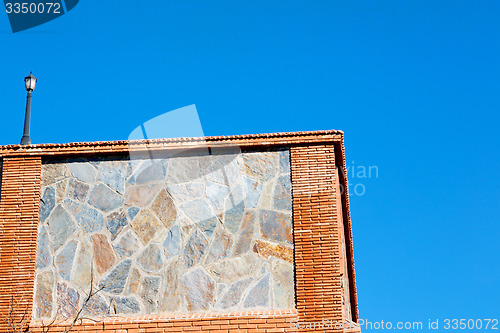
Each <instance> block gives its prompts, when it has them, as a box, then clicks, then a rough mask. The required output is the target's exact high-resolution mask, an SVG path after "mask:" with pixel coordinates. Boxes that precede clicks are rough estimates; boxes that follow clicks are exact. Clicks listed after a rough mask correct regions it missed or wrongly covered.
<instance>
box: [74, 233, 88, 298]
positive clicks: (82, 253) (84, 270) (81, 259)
mask: <svg viewBox="0 0 500 333" xmlns="http://www.w3.org/2000/svg"><path fill="white" fill-rule="evenodd" d="M79 240H80V245H79V247H78V250H77V255H76V259H75V264H74V266H75V267H77V269H74V270H73V275H72V278H71V282H73V283H74V284H75V285H77V286H78V287H80V288H81V289H82V290H85V291H88V290H89V287H90V282H91V279H92V278H91V274H90V272H91V270H92V265H93V263H92V243H91V241H90V237H89V236H85V237H80V238H79Z"/></svg>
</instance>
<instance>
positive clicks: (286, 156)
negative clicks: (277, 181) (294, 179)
mask: <svg viewBox="0 0 500 333" xmlns="http://www.w3.org/2000/svg"><path fill="white" fill-rule="evenodd" d="M279 166H280V172H281V173H289V172H290V151H289V150H284V151H280V152H279Z"/></svg>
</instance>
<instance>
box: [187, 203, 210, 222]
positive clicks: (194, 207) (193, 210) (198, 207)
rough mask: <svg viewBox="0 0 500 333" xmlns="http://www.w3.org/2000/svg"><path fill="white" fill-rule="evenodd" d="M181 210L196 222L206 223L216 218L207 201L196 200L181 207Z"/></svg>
mask: <svg viewBox="0 0 500 333" xmlns="http://www.w3.org/2000/svg"><path fill="white" fill-rule="evenodd" d="M181 209H182V210H183V211H184V213H186V215H187V216H188V217H189V218H190V219H191V220H192V221H193V222H194V223H198V222H201V221H205V220H208V219H210V218H211V217H213V216H214V213H213V212H212V209H211V208H210V206H209V204H208V203H207V201H206V200H205V199H196V200H193V201H189V202H187V203H185V204H182V205H181Z"/></svg>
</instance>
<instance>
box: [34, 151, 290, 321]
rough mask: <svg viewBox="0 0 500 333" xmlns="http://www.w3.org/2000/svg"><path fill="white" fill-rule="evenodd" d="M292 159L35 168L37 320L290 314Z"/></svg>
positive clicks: (256, 155)
mask: <svg viewBox="0 0 500 333" xmlns="http://www.w3.org/2000/svg"><path fill="white" fill-rule="evenodd" d="M291 187H292V186H291V179H290V153H289V150H286V149H282V150H276V151H266V152H244V153H240V154H220V155H205V156H201V155H189V154H184V155H180V156H176V157H164V158H161V157H159V156H158V155H155V158H154V159H150V158H147V157H146V158H141V159H137V160H129V159H127V158H121V157H106V158H90V157H89V158H88V159H84V158H76V159H75V158H65V159H50V160H47V161H46V162H44V164H43V165H42V179H41V204H40V215H39V220H40V222H39V226H38V247H37V260H36V280H35V294H34V311H33V315H34V318H35V319H37V318H38V319H39V318H48V317H54V316H56V315H57V316H60V317H61V316H62V317H71V316H73V315H74V313H75V310H76V309H77V308H79V306H81V304H82V302H83V301H84V299H85V297H86V294H87V293H88V292H89V290H90V288H91V284H93V288H94V289H95V288H102V291H101V292H99V293H98V294H97V295H96V296H94V297H93V299H92V300H91V302H89V303H88V306H87V309H86V312H87V314H88V316H93V317H101V316H102V317H104V316H107V315H109V314H113V315H114V314H120V315H143V314H161V313H190V312H217V311H222V312H228V311H229V312H230V311H256V310H271V309H292V308H295V289H294V268H293V251H294V249H293V235H292V230H293V226H292V198H291Z"/></svg>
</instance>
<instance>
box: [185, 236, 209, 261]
mask: <svg viewBox="0 0 500 333" xmlns="http://www.w3.org/2000/svg"><path fill="white" fill-rule="evenodd" d="M207 246H208V240H207V238H206V237H205V236H204V235H203V233H202V232H201V231H199V230H198V229H195V230H194V231H193V233H192V234H191V237H189V240H188V241H187V243H186V246H185V247H184V252H183V256H182V261H183V262H184V264H185V265H186V267H188V268H189V267H192V266H193V265H195V264H197V263H198V262H199V261H200V259H201V257H202V256H203V254H205V249H206V248H207Z"/></svg>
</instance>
